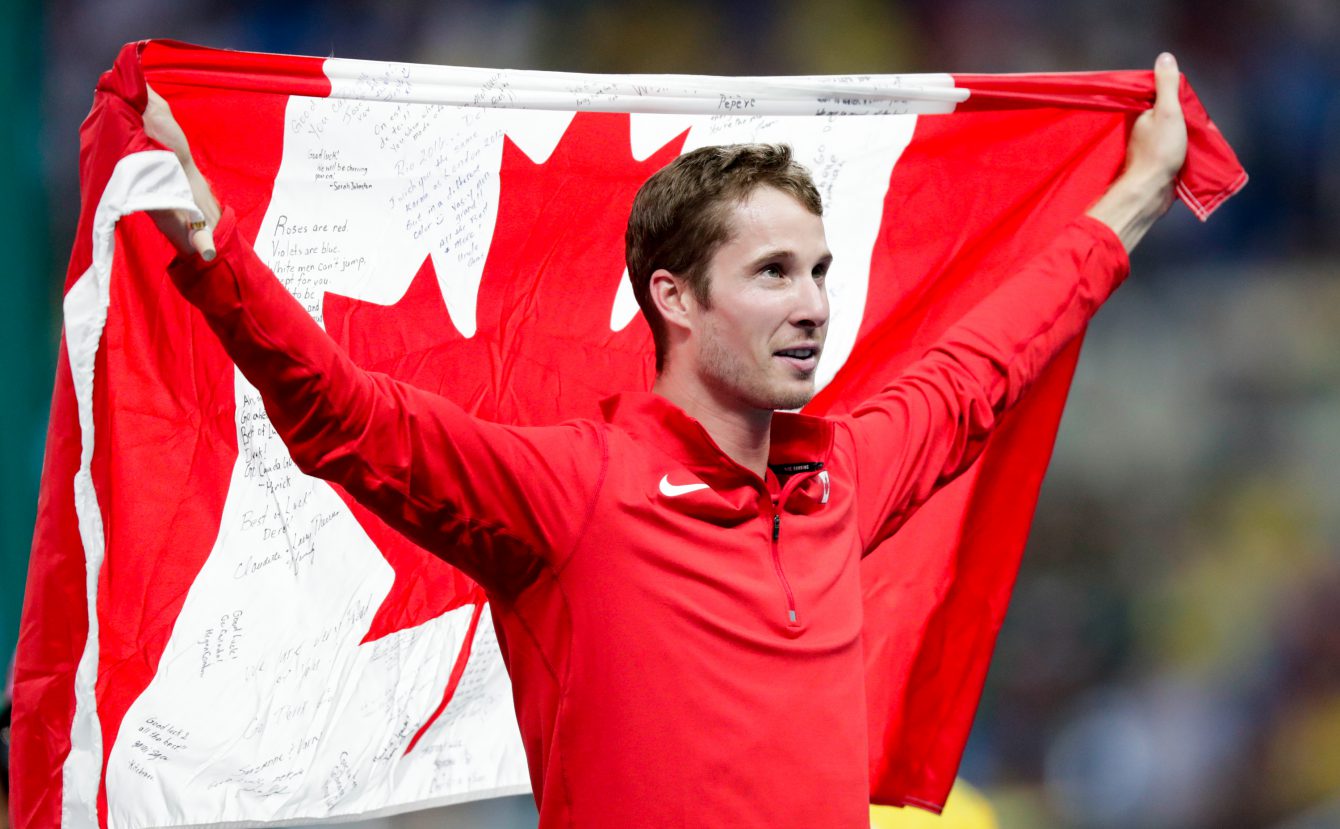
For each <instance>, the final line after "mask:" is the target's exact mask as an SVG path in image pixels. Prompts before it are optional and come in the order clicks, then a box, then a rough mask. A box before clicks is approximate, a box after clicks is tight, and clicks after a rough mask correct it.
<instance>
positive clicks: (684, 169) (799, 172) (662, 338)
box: [624, 144, 824, 374]
mask: <svg viewBox="0 0 1340 829" xmlns="http://www.w3.org/2000/svg"><path fill="white" fill-rule="evenodd" d="M763 186H767V187H775V188H777V189H778V190H781V191H782V192H783V193H786V194H788V195H790V196H794V197H795V199H796V201H798V202H800V203H801V204H802V205H803V206H804V207H805V209H807V210H809V211H810V212H811V213H813V214H814V215H816V216H822V215H823V213H824V208H823V201H822V200H821V199H820V198H819V190H818V188H816V187H815V186H814V180H813V179H812V178H810V173H809V171H808V170H806V169H805V168H804V167H803V166H801V165H800V164H798V163H797V162H795V161H793V160H792V158H791V148H790V147H788V146H787V145H785V144H730V145H727V146H721V147H703V148H701V149H697V150H693V151H692V152H688V153H685V154H684V155H681V156H680V157H678V158H676V159H675V160H674V161H672V162H670V163H669V164H667V165H666V166H665V167H663V168H662V169H661V170H659V171H658V172H657V173H656V174H655V175H653V176H652V177H651V178H649V179H647V181H646V182H645V183H644V184H643V185H642V188H641V189H640V190H638V191H637V197H636V198H635V199H634V200H633V210H632V213H631V214H630V215H629V217H628V231H627V233H626V234H625V236H624V243H625V248H624V256H625V259H626V260H627V262H628V276H629V279H631V280H632V283H633V296H634V297H636V298H637V304H638V305H639V306H640V307H641V308H642V314H643V316H645V317H646V319H647V324H648V325H649V326H651V335H652V338H653V339H654V340H655V342H656V373H657V374H659V373H660V372H661V370H662V369H663V368H664V366H665V350H666V328H665V321H664V320H663V319H661V314H660V312H659V311H657V310H656V306H655V304H653V303H652V301H651V275H652V274H653V273H655V272H656V271H657V270H658V269H660V268H664V269H666V270H667V271H669V272H670V273H673V274H675V275H676V276H679V277H682V278H684V279H686V280H688V283H689V286H690V287H691V289H692V290H693V294H694V296H695V297H697V299H698V301H699V302H701V303H702V304H703V305H705V306H706V305H708V304H709V303H710V302H711V295H710V293H709V290H708V283H707V263H708V262H709V261H711V259H712V255H713V254H715V253H716V251H717V248H718V247H720V246H721V245H722V243H724V242H725V241H727V240H728V239H729V238H730V234H731V228H730V226H729V218H730V211H729V208H730V207H732V206H734V205H735V204H738V203H740V202H742V201H744V200H745V199H747V198H748V197H749V194H750V193H752V192H753V191H754V189H755V188H757V187H763Z"/></svg>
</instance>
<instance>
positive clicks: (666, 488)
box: [661, 475, 708, 498]
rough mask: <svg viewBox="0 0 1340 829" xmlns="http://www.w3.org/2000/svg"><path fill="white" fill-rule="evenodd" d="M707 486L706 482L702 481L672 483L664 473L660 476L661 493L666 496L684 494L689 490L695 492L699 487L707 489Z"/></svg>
mask: <svg viewBox="0 0 1340 829" xmlns="http://www.w3.org/2000/svg"><path fill="white" fill-rule="evenodd" d="M707 488H708V487H707V484H704V483H697V484H672V483H670V476H669V475H666V476H664V477H662V478H661V494H662V495H664V496H665V497H667V498H677V497H679V496H680V495H684V494H686V493H689V492H697V491H698V490H700V489H707Z"/></svg>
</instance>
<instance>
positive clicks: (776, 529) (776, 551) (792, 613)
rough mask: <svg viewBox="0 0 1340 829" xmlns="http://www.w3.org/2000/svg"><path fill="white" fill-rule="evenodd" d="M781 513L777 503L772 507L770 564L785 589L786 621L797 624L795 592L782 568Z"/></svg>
mask: <svg viewBox="0 0 1340 829" xmlns="http://www.w3.org/2000/svg"><path fill="white" fill-rule="evenodd" d="M781 538H782V513H781V512H780V508H779V506H778V505H776V504H774V505H773V507H772V564H773V566H774V567H776V568H777V580H778V581H780V582H781V583H782V589H783V590H785V591H786V621H787V622H788V623H789V624H792V625H795V624H799V619H798V618H797V617H796V594H795V593H792V592H791V583H790V582H788V581H787V580H786V572H785V571H784V570H782V550H781Z"/></svg>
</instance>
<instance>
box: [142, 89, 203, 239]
mask: <svg viewBox="0 0 1340 829" xmlns="http://www.w3.org/2000/svg"><path fill="white" fill-rule="evenodd" d="M148 91H149V100H148V103H147V104H146V105H145V107H144V134H145V135H147V136H149V137H150V138H152V139H153V140H155V141H157V142H158V143H159V144H162V145H163V146H164V147H167V148H168V149H169V150H171V151H172V152H173V153H174V154H175V155H176V156H177V160H178V161H179V162H181V166H182V169H183V170H184V171H185V172H186V179H187V181H188V182H190V185H191V196H192V197H193V198H194V199H195V203H196V206H197V207H199V208H200V211H201V212H202V213H204V214H205V221H204V224H203V226H202V225H201V223H200V222H198V221H193V217H192V216H191V214H189V213H187V212H186V211H185V210H154V211H151V212H150V214H149V215H151V216H152V217H153V220H154V224H156V225H158V229H159V230H160V231H162V233H163V235H164V236H166V237H167V238H168V240H169V241H170V242H172V244H173V246H174V247H176V248H177V253H179V254H190V253H198V254H200V256H201V258H203V259H204V260H205V261H207V262H208V261H209V260H211V259H213V258H214V233H213V228H214V227H215V226H216V225H217V224H218V223H219V217H220V216H221V215H222V211H221V210H220V209H219V203H218V202H217V201H216V200H215V199H214V194H213V192H211V191H210V189H209V182H208V181H206V180H205V177H204V176H203V175H201V173H200V170H199V168H197V167H196V166H195V159H193V158H192V157H191V146H190V144H189V143H188V142H187V140H186V133H184V132H182V128H181V125H180V124H178V123H177V119H176V118H174V117H172V108H171V107H169V106H168V103H167V101H165V100H163V97H162V96H161V95H159V94H158V93H157V92H155V91H154V89H153V87H148Z"/></svg>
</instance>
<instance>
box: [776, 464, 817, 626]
mask: <svg viewBox="0 0 1340 829" xmlns="http://www.w3.org/2000/svg"><path fill="white" fill-rule="evenodd" d="M822 468H823V464H822V463H820V464H815V467H814V468H813V469H810V470H807V474H798V475H792V476H791V480H789V481H787V482H786V486H784V487H782V491H781V494H779V495H778V496H777V500H776V501H773V503H772V566H773V567H775V568H776V569H777V580H778V581H779V582H781V583H782V590H783V591H784V592H785V593H786V622H787V624H789V625H798V624H800V614H799V612H798V611H797V610H796V594H795V593H794V592H793V591H792V590H791V582H789V581H787V580H786V571H785V570H784V569H782V509H783V507H784V506H785V505H786V499H787V498H788V497H790V495H791V493H793V492H795V490H796V487H797V486H799V485H800V484H801V483H802V482H804V481H805V480H807V479H809V478H811V477H813V476H815V475H817V474H819V470H820V469H822ZM825 500H826V499H825Z"/></svg>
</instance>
